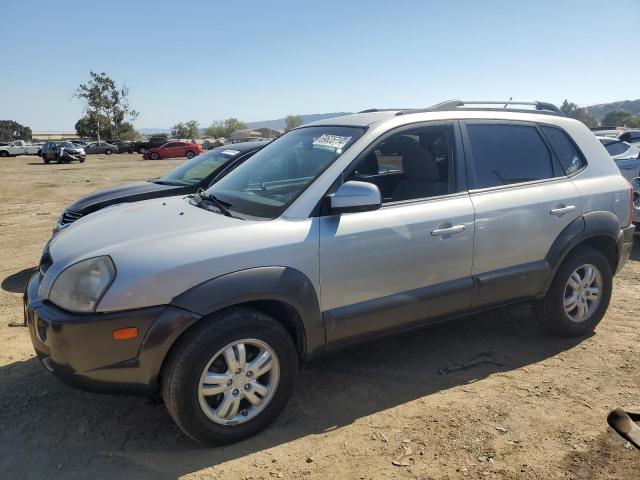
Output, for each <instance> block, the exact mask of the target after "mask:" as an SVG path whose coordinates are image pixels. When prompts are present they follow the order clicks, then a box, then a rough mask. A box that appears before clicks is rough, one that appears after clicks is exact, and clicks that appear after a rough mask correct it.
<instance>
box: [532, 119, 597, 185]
mask: <svg viewBox="0 0 640 480" xmlns="http://www.w3.org/2000/svg"><path fill="white" fill-rule="evenodd" d="M540 128H541V129H542V132H543V133H544V135H545V136H546V137H547V140H548V141H549V144H551V148H553V151H554V152H555V154H556V157H557V158H558V161H559V162H560V165H562V168H563V169H564V171H565V173H566V174H567V175H571V174H572V173H575V172H577V171H578V170H580V169H581V168H582V167H584V166H585V165H586V162H585V161H584V158H583V157H582V155H581V154H580V152H578V150H577V149H576V146H575V145H574V144H573V142H572V141H571V140H570V139H569V137H568V136H567V134H566V133H564V132H563V131H562V130H560V129H559V128H556V127H550V126H548V125H541V126H540Z"/></svg>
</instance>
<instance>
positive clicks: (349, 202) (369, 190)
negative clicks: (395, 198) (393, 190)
mask: <svg viewBox="0 0 640 480" xmlns="http://www.w3.org/2000/svg"><path fill="white" fill-rule="evenodd" d="M329 199H330V202H331V213H334V214H340V213H353V212H370V211H372V210H377V209H379V208H380V207H381V206H382V196H381V195H380V189H379V188H378V187H377V186H376V185H374V184H373V183H368V182H358V181H355V180H351V181H349V182H345V183H343V184H342V185H341V186H340V187H339V188H338V190H337V191H336V193H334V194H333V195H330V196H329Z"/></svg>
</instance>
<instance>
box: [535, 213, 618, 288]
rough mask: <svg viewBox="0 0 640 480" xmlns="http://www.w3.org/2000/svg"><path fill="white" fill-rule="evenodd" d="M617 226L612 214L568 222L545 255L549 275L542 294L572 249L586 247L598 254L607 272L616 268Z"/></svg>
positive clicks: (580, 218) (584, 217)
mask: <svg viewBox="0 0 640 480" xmlns="http://www.w3.org/2000/svg"><path fill="white" fill-rule="evenodd" d="M619 233H620V223H619V221H618V217H617V216H616V215H615V214H613V213H612V212H606V211H598V212H590V213H587V214H585V215H583V216H581V217H578V218H576V219H575V220H574V221H573V222H571V223H570V224H569V225H568V226H567V227H566V228H565V229H564V230H563V231H562V232H561V233H560V235H559V236H558V238H557V239H556V241H555V242H554V243H553V245H552V246H551V248H550V249H549V252H548V253H547V257H546V261H547V263H548V264H549V265H550V274H549V276H548V278H547V281H546V283H545V286H544V293H546V292H547V290H548V289H549V287H550V286H551V282H552V281H553V278H554V277H555V275H556V272H557V271H558V269H559V268H560V265H562V262H564V260H565V258H566V257H567V255H569V254H570V253H571V252H572V251H574V250H575V249H576V248H578V247H581V246H588V247H591V248H594V249H596V250H598V251H600V252H601V253H602V254H603V255H604V256H605V257H606V258H607V260H608V261H609V264H610V265H611V271H612V272H613V273H614V274H615V272H616V270H617V268H618V259H619V252H618V237H619Z"/></svg>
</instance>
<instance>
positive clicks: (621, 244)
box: [616, 225, 636, 273]
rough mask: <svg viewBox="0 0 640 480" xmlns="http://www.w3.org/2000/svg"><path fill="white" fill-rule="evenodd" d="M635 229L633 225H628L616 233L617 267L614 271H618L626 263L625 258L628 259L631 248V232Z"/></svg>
mask: <svg viewBox="0 0 640 480" xmlns="http://www.w3.org/2000/svg"><path fill="white" fill-rule="evenodd" d="M635 229H636V227H635V225H629V226H627V227H624V228H623V229H622V230H620V233H619V234H618V268H617V269H616V273H617V272H619V271H620V270H621V269H622V267H624V265H625V263H627V260H629V256H630V255H631V250H632V249H633V234H634V233H635Z"/></svg>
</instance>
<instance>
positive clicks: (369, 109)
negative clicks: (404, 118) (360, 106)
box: [358, 108, 410, 113]
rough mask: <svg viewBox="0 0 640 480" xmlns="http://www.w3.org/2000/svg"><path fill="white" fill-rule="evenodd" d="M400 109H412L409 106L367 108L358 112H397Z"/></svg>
mask: <svg viewBox="0 0 640 480" xmlns="http://www.w3.org/2000/svg"><path fill="white" fill-rule="evenodd" d="M399 110H400V111H405V110H410V109H409V108H367V109H366V110H361V111H359V112H358V113H375V112H397V111H399Z"/></svg>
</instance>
